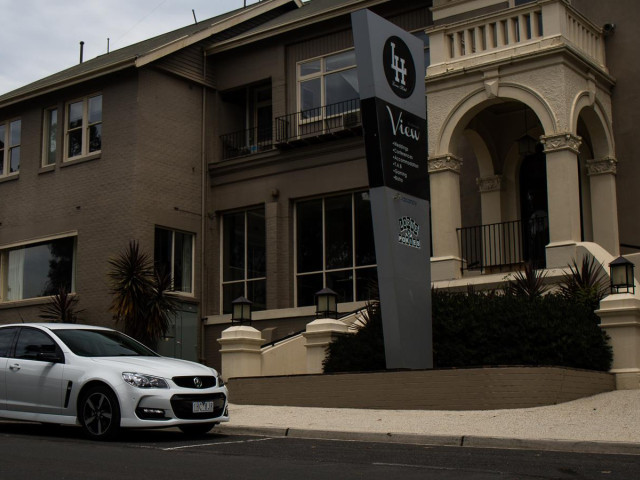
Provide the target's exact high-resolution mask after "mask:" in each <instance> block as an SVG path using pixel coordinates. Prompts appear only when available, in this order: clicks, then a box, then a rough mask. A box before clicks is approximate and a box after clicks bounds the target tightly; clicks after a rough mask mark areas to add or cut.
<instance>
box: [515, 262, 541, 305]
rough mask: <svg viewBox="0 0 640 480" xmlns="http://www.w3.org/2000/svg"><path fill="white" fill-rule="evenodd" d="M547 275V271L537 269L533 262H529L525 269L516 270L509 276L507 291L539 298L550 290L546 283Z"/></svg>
mask: <svg viewBox="0 0 640 480" xmlns="http://www.w3.org/2000/svg"><path fill="white" fill-rule="evenodd" d="M546 276H547V274H546V272H544V271H542V270H536V269H535V268H534V266H533V264H532V263H531V262H527V263H525V264H524V269H523V270H519V271H517V272H515V273H514V274H513V276H512V277H511V278H509V280H508V283H507V286H506V288H505V291H506V293H508V294H511V295H516V296H523V297H528V298H532V299H533V298H539V297H541V296H542V295H544V294H545V293H546V292H547V291H548V290H549V286H548V285H547V284H546V283H545V277H546Z"/></svg>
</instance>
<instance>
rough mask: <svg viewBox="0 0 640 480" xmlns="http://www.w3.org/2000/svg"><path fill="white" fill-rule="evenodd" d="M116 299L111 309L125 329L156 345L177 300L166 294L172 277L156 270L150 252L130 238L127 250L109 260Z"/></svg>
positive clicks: (138, 338)
mask: <svg viewBox="0 0 640 480" xmlns="http://www.w3.org/2000/svg"><path fill="white" fill-rule="evenodd" d="M109 265H110V266H111V269H110V271H109V274H108V275H109V280H110V284H111V293H112V295H113V301H112V302H111V308H110V311H111V312H112V313H113V317H114V319H115V320H116V323H117V324H120V325H122V327H123V329H124V332H125V333H126V334H127V335H130V336H132V337H134V338H136V339H137V340H139V341H141V342H142V343H144V344H145V345H147V346H150V347H152V348H153V347H155V345H156V343H157V341H158V340H159V339H160V338H161V337H162V336H164V335H165V334H166V332H167V329H168V328H169V318H170V315H173V314H175V312H176V304H175V301H174V300H173V299H172V298H170V297H169V296H168V295H167V292H168V291H169V290H170V286H171V279H170V277H169V276H168V275H165V274H161V273H159V272H157V271H156V269H155V268H154V266H153V262H152V261H151V259H150V257H149V255H147V254H146V253H144V252H142V251H141V250H140V246H139V245H138V242H136V241H131V242H129V246H128V247H127V249H126V250H125V251H124V252H123V253H121V254H120V255H118V256H117V257H116V258H113V259H111V260H109Z"/></svg>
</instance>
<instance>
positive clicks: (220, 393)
mask: <svg viewBox="0 0 640 480" xmlns="http://www.w3.org/2000/svg"><path fill="white" fill-rule="evenodd" d="M117 395H118V397H119V400H120V410H121V412H120V414H121V420H120V425H121V426H122V427H125V428H126V427H135V428H145V427H170V426H176V425H184V424H193V423H220V422H228V421H229V410H228V392H227V389H226V387H216V388H206V389H199V390H197V391H194V389H187V388H179V387H178V388H166V389H165V388H154V389H141V388H136V387H132V386H131V385H128V384H124V385H122V386H121V387H120V388H119V389H117ZM204 407H206V408H204ZM211 407H212V408H211ZM201 410H211V411H201Z"/></svg>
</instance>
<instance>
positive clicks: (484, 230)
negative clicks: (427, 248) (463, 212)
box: [457, 217, 549, 273]
mask: <svg viewBox="0 0 640 480" xmlns="http://www.w3.org/2000/svg"><path fill="white" fill-rule="evenodd" d="M457 231H458V240H459V242H460V252H461V254H462V258H463V260H464V262H463V267H462V270H477V271H480V272H482V273H492V272H499V271H505V270H509V269H512V268H514V267H516V266H518V265H522V264H523V263H525V262H531V263H532V264H533V266H534V267H535V268H544V267H545V265H546V262H545V246H546V245H547V243H549V223H548V219H547V217H536V218H533V219H530V220H528V221H525V222H522V221H521V220H515V221H512V222H503V223H494V224H491V225H477V226H473V227H464V228H458V229H457Z"/></svg>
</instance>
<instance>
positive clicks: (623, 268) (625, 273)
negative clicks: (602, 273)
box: [609, 256, 636, 294]
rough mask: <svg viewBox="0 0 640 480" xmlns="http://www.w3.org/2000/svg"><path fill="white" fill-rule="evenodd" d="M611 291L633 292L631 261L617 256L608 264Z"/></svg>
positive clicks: (634, 288) (634, 289)
mask: <svg viewBox="0 0 640 480" xmlns="http://www.w3.org/2000/svg"><path fill="white" fill-rule="evenodd" d="M609 271H610V276H611V293H632V294H633V293H635V291H636V287H635V280H634V278H633V263H631V262H630V261H629V260H627V259H626V258H624V257H622V256H621V257H618V258H616V259H615V260H614V261H613V262H611V263H610V264H609Z"/></svg>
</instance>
